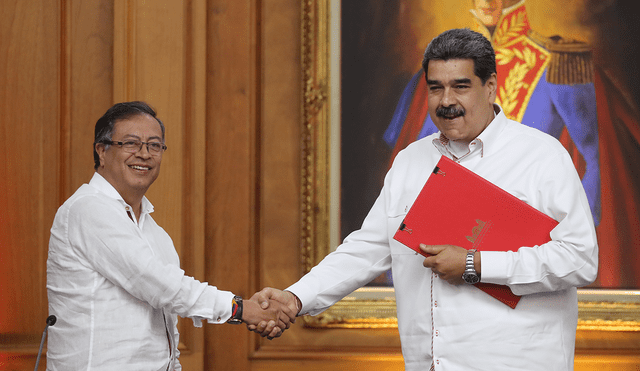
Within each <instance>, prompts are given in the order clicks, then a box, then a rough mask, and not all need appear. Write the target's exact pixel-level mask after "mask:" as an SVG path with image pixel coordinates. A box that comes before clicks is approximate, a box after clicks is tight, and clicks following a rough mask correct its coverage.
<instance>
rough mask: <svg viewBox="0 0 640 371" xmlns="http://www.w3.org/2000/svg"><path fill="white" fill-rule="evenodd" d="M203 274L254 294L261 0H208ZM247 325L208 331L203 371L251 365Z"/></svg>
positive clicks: (221, 285)
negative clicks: (204, 270) (204, 272)
mask: <svg viewBox="0 0 640 371" xmlns="http://www.w3.org/2000/svg"><path fill="white" fill-rule="evenodd" d="M207 4H208V5H207V7H208V8H207V130H206V140H207V149H206V155H207V166H206V167H207V175H206V192H207V193H206V214H205V223H206V247H207V254H206V271H207V278H208V280H209V282H211V284H213V285H216V286H218V288H220V289H223V290H229V291H232V292H234V293H235V294H237V295H242V296H243V297H247V296H251V295H252V294H253V292H254V291H255V284H253V282H254V279H255V277H256V272H255V267H256V266H255V260H256V259H257V256H258V254H259V251H260V250H259V249H260V248H259V246H257V245H256V243H257V238H256V234H257V227H258V220H257V218H258V207H259V200H258V198H257V197H258V196H259V195H258V194H257V183H256V182H257V178H256V175H257V173H258V172H259V166H260V163H259V162H258V159H257V157H256V156H257V153H258V148H257V139H256V137H257V136H258V135H259V131H258V126H257V125H258V123H259V121H260V106H259V103H257V99H258V94H259V86H260V82H261V76H260V70H259V67H258V66H259V65H258V62H259V59H258V58H259V55H260V54H259V53H260V50H259V46H258V45H259V40H258V36H259V33H258V24H259V18H257V17H259V14H260V6H261V2H260V1H256V0H237V1H228V0H209V1H208V3H207ZM250 339H252V337H251V335H250V334H249V333H248V332H247V330H246V329H245V327H244V326H230V325H218V326H208V327H207V328H206V341H205V347H206V349H207V351H208V354H207V356H206V358H205V369H207V370H213V369H217V370H248V369H250V363H249V359H248V355H249V354H250V353H251V351H252V348H253V344H252V342H251V340H250Z"/></svg>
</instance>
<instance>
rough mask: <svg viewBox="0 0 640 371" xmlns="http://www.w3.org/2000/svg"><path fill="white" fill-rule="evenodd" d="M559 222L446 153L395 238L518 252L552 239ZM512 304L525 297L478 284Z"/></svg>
mask: <svg viewBox="0 0 640 371" xmlns="http://www.w3.org/2000/svg"><path fill="white" fill-rule="evenodd" d="M557 224H558V222H557V221H555V220H553V219H552V218H551V217H549V216H547V215H546V214H544V213H542V212H540V211H539V210H537V209H535V208H534V207H532V206H531V205H528V204H527V203H525V202H524V201H522V200H520V199H518V198H517V197H515V196H513V195H511V194H509V193H508V192H506V191H505V190H503V189H501V188H500V187H498V186H496V185H494V184H493V183H491V182H489V181H488V180H486V179H484V178H482V177H480V176H478V175H477V174H475V173H473V172H472V171H470V170H468V169H466V168H465V167H463V166H462V165H460V164H458V163H456V162H454V161H452V160H450V159H449V158H447V157H444V156H443V157H441V158H440V161H438V164H437V165H436V167H435V168H434V170H433V173H432V174H431V176H430V177H429V179H427V182H426V183H425V185H424V187H423V189H422V191H421V192H420V194H419V195H418V197H417V198H416V200H415V202H414V204H413V205H412V206H411V209H410V210H409V212H408V213H407V215H406V217H405V219H404V221H403V222H402V224H401V225H400V227H399V228H398V230H397V231H396V233H395V235H394V237H393V238H394V239H395V240H397V241H399V242H401V243H403V244H404V245H406V246H408V247H410V248H411V249H413V250H415V251H416V252H417V253H420V254H422V255H424V254H423V253H422V250H420V247H419V246H420V244H425V245H456V246H461V247H464V248H465V249H472V248H473V249H477V250H478V251H517V250H518V249H519V248H520V247H522V246H538V245H541V244H543V243H546V242H549V241H550V240H551V237H550V232H551V230H552V229H553V228H555V226H556V225H557ZM475 286H476V287H477V288H479V289H481V290H483V291H485V292H486V293H488V294H489V295H491V296H493V297H494V298H496V299H498V300H500V301H501V302H503V303H505V304H506V305H508V306H510V307H511V308H515V307H516V305H517V304H518V301H519V300H520V297H519V296H517V295H515V294H513V293H512V292H511V290H510V289H509V288H508V287H507V286H502V285H494V284H488V283H478V284H476V285H475Z"/></svg>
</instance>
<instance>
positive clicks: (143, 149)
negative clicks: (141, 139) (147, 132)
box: [136, 143, 151, 158]
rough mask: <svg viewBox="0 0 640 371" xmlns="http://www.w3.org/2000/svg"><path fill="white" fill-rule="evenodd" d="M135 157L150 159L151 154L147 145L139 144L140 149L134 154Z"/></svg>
mask: <svg viewBox="0 0 640 371" xmlns="http://www.w3.org/2000/svg"><path fill="white" fill-rule="evenodd" d="M136 155H138V156H140V157H142V158H149V157H151V153H150V152H149V145H148V144H147V143H142V144H140V148H139V149H138V152H136Z"/></svg>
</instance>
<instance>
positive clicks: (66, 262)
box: [47, 102, 295, 370]
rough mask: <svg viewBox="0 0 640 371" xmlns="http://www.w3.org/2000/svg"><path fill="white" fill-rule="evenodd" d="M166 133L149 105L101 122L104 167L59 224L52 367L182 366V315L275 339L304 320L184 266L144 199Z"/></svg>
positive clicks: (130, 105) (98, 141) (130, 106)
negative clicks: (256, 329)
mask: <svg viewBox="0 0 640 371" xmlns="http://www.w3.org/2000/svg"><path fill="white" fill-rule="evenodd" d="M164 134H165V130H164V125H163V123H162V121H160V119H158V118H157V117H156V113H155V111H154V110H153V109H152V108H151V107H149V106H148V105H147V104H145V103H143V102H127V103H119V104H116V105H114V106H113V107H111V108H110V109H109V110H108V111H107V112H106V113H105V114H104V115H103V116H102V117H101V118H100V119H99V120H98V122H97V123H96V127H95V142H94V146H93V156H94V161H95V170H96V173H95V174H94V176H93V178H92V179H91V181H90V182H89V183H88V184H84V185H83V186H81V187H80V188H79V189H78V190H77V191H76V193H75V194H74V195H73V196H71V197H70V198H69V199H68V200H67V201H66V202H65V203H64V204H63V205H62V206H61V207H60V209H59V210H58V212H57V214H56V217H55V220H54V223H53V227H52V228H51V239H50V242H49V256H48V259H47V293H48V298H49V312H50V314H54V315H56V316H57V322H56V325H55V326H54V327H51V328H50V329H49V342H48V351H47V363H48V366H47V369H48V370H80V369H92V370H180V369H181V366H180V362H179V361H178V356H179V351H178V331H177V327H176V325H177V316H178V315H179V316H181V317H188V318H191V319H192V320H193V322H194V325H195V326H198V327H199V326H201V322H202V320H207V321H208V322H209V323H220V324H221V323H226V322H230V323H241V322H245V323H247V324H257V323H259V322H260V321H269V322H271V324H272V328H273V331H270V332H269V336H279V335H280V334H281V331H283V330H284V329H286V328H288V327H289V322H290V319H289V318H291V317H295V314H294V313H293V312H292V311H291V310H290V309H288V308H287V307H284V306H280V305H278V304H277V303H272V304H273V309H271V306H270V308H269V309H268V310H262V309H261V308H260V305H259V304H258V302H257V301H256V300H255V299H253V300H244V301H243V300H242V298H241V297H238V296H234V294H233V293H231V292H228V291H221V290H218V289H217V288H216V287H215V286H209V285H207V284H206V283H201V282H199V281H197V280H195V279H193V278H192V277H188V276H186V275H185V274H184V271H182V270H181V269H180V267H179V258H178V254H177V253H176V250H175V248H174V246H173V242H172V241H171V238H170V237H169V235H168V234H167V233H166V232H165V231H164V229H162V228H161V227H160V226H158V225H157V224H156V222H155V221H154V220H153V218H152V217H151V215H150V213H151V212H152V211H153V206H152V205H151V203H150V202H149V200H148V199H147V198H146V197H145V193H146V192H147V190H148V189H149V187H150V186H151V184H153V182H154V181H155V180H156V178H157V177H158V174H159V173H160V163H161V162H162V156H163V154H164V151H165V150H166V149H167V146H166V145H165V144H164V139H165V138H164ZM273 326H275V328H274V327H273ZM265 332H266V331H265ZM264 335H266V334H264Z"/></svg>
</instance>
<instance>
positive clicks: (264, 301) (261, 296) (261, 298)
mask: <svg viewBox="0 0 640 371" xmlns="http://www.w3.org/2000/svg"><path fill="white" fill-rule="evenodd" d="M271 296H273V293H272V292H271V289H270V288H269V287H266V288H264V289H262V291H260V292H259V293H258V298H257V299H258V303H259V304H260V308H262V309H267V308H269V298H271Z"/></svg>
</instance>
